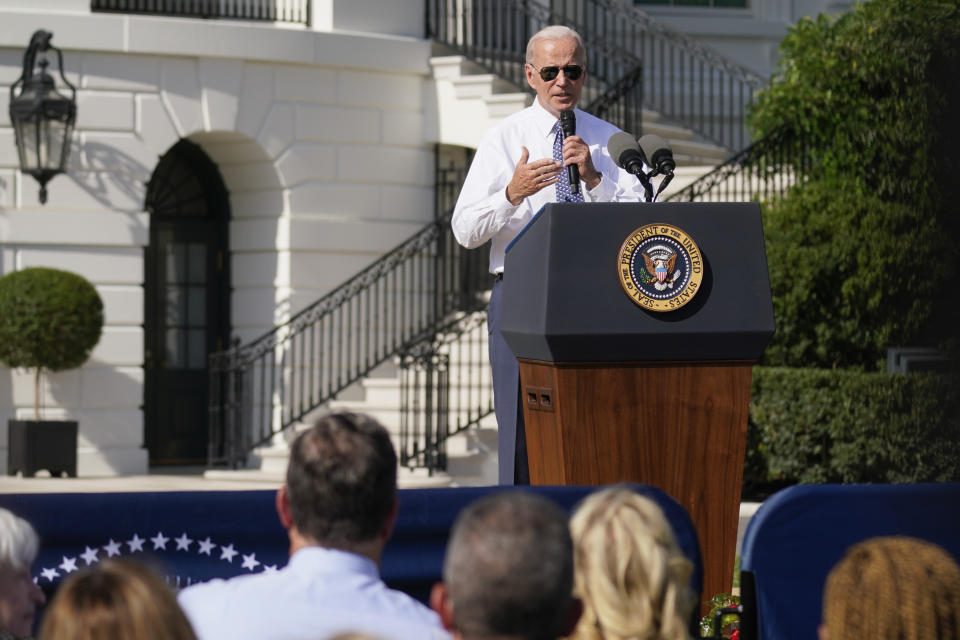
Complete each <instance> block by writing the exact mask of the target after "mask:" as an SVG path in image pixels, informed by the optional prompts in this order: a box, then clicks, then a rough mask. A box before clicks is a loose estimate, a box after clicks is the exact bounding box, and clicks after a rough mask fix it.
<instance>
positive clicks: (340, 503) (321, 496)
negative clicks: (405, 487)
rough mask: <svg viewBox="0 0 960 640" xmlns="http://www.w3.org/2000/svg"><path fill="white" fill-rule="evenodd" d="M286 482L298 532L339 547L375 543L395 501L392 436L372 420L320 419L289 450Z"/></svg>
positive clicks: (336, 416) (354, 416) (354, 417)
mask: <svg viewBox="0 0 960 640" xmlns="http://www.w3.org/2000/svg"><path fill="white" fill-rule="evenodd" d="M286 484H287V495H288V497H289V499H290V515H291V517H292V519H293V524H294V525H295V526H296V527H297V530H298V531H299V532H300V533H302V534H304V535H306V536H308V537H310V538H312V539H313V540H314V541H316V542H317V543H319V544H321V545H322V546H325V547H332V548H335V549H350V548H352V547H353V545H355V544H356V543H358V542H364V541H368V540H372V539H374V538H375V537H376V536H377V535H378V534H379V533H380V531H382V530H383V527H384V526H385V525H386V523H387V520H388V519H389V517H390V514H391V513H392V511H393V507H394V504H395V502H396V499H397V454H396V452H395V451H394V449H393V443H392V442H391V441H390V434H389V433H387V430H386V429H384V428H383V425H381V424H380V423H379V422H377V421H376V420H374V419H373V418H371V417H369V416H364V415H360V414H355V413H335V414H330V415H328V416H325V417H323V418H320V419H319V420H317V421H316V423H314V425H313V426H312V427H311V428H310V429H307V430H306V431H304V432H303V433H301V434H300V436H298V437H297V439H296V440H295V441H294V443H293V445H292V446H291V447H290V463H289V465H288V466H287V482H286Z"/></svg>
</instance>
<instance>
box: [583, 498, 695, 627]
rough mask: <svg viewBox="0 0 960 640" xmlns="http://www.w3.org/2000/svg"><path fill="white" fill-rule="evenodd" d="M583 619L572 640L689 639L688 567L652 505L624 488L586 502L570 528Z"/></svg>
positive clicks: (691, 598) (691, 599) (690, 594)
mask: <svg viewBox="0 0 960 640" xmlns="http://www.w3.org/2000/svg"><path fill="white" fill-rule="evenodd" d="M570 530H571V534H572V535H573V543H574V548H575V551H574V558H575V566H576V579H575V585H576V586H575V588H574V593H575V594H576V596H577V597H579V598H580V599H581V601H582V602H583V616H582V617H581V618H580V623H579V624H578V625H577V628H576V630H575V632H574V634H573V637H574V638H577V640H620V639H625V638H650V639H657V640H660V639H663V640H681V639H686V638H689V637H690V625H691V621H692V619H693V618H692V616H693V608H694V606H696V597H695V596H694V593H693V591H692V589H690V575H691V573H692V571H693V565H692V563H691V562H690V561H689V560H688V559H687V558H686V557H685V556H684V555H683V552H682V551H681V550H680V547H679V546H678V545H677V541H676V538H675V536H674V534H673V530H672V528H671V527H670V523H669V522H668V521H667V518H666V516H664V514H663V510H662V509H660V507H659V506H658V505H657V503H656V502H654V501H653V500H651V499H650V498H646V497H644V496H642V495H640V494H638V493H636V492H635V491H632V490H631V489H629V488H626V487H613V488H609V489H601V490H599V491H597V492H595V493H592V494H591V495H589V496H588V497H587V498H586V499H585V500H584V501H583V502H582V503H581V504H580V505H579V506H578V507H577V509H576V511H575V513H574V515H573V517H572V518H571V520H570Z"/></svg>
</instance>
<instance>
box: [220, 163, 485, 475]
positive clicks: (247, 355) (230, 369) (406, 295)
mask: <svg viewBox="0 0 960 640" xmlns="http://www.w3.org/2000/svg"><path fill="white" fill-rule="evenodd" d="M465 153H466V159H467V160H468V159H469V156H470V153H469V152H465ZM465 168H466V165H465V164H464V163H463V162H462V161H461V162H460V163H459V164H457V165H456V166H455V167H454V168H451V169H444V170H438V171H437V198H438V200H437V201H438V204H440V205H443V204H446V203H447V202H449V201H451V200H452V199H455V196H453V195H452V194H455V193H456V192H457V191H458V190H459V187H460V184H461V183H462V182H463V176H464V171H465ZM450 217H451V213H447V214H446V215H444V216H443V217H441V218H439V219H438V220H436V221H435V222H433V223H432V224H429V225H427V227H426V228H424V229H423V230H422V231H420V232H419V233H417V234H415V235H414V236H413V237H411V238H409V239H408V240H406V241H405V242H403V243H401V244H400V245H399V246H397V247H396V248H395V249H393V250H392V251H390V252H389V253H387V254H386V255H385V256H383V257H382V258H381V259H380V260H378V261H377V262H376V263H374V264H372V265H371V266H369V267H367V268H366V269H364V270H363V271H361V272H360V273H358V274H357V275H355V276H353V277H352V278H350V279H349V280H347V281H346V282H345V283H343V284H342V285H340V286H339V287H337V289H335V290H334V291H332V292H331V293H329V294H328V295H326V296H324V297H323V298H321V299H320V300H318V301H317V302H315V303H313V304H311V305H310V306H309V307H307V308H305V309H303V310H302V311H300V312H299V313H297V314H296V315H295V316H293V317H292V318H290V320H288V321H287V322H286V323H284V324H283V325H281V326H278V327H276V328H275V329H273V330H272V331H270V332H269V333H267V334H265V335H264V336H262V337H260V338H259V339H257V340H254V341H253V342H251V343H249V344H246V345H236V344H235V345H233V347H232V348H231V349H229V350H227V351H223V352H220V353H215V354H212V355H211V356H210V399H211V404H210V445H209V452H208V456H209V464H210V465H229V466H241V465H243V464H245V462H246V459H247V456H248V454H249V452H250V451H251V450H252V449H253V448H255V447H257V446H259V445H261V444H263V443H265V442H267V441H268V440H270V439H271V438H272V437H273V436H274V435H276V434H278V433H280V432H281V431H283V430H284V429H286V428H287V427H289V426H291V425H293V424H296V423H297V422H299V421H301V420H302V419H303V418H304V417H305V416H306V415H307V414H309V413H310V412H311V411H314V410H315V409H317V408H319V407H321V406H322V405H324V404H325V403H327V402H329V401H330V400H332V399H334V398H336V396H337V394H339V393H340V392H341V391H343V390H344V389H345V388H347V387H348V386H350V385H351V384H353V383H355V382H357V381H358V380H360V379H361V378H363V377H365V376H367V375H368V374H369V373H370V372H371V371H372V370H373V369H375V368H376V367H377V366H379V365H380V364H382V363H384V362H385V361H387V360H389V359H390V358H392V357H394V356H397V355H399V354H400V353H401V352H402V351H406V350H409V348H410V346H411V345H414V344H416V343H418V342H420V341H422V340H424V339H427V340H431V339H433V337H434V336H435V334H436V332H437V330H438V328H439V327H442V326H443V324H444V323H445V322H446V321H447V319H448V318H449V317H450V316H451V314H453V313H455V312H465V313H469V312H472V311H475V310H477V309H480V308H483V307H484V306H485V304H486V298H485V296H484V291H485V290H487V289H489V288H490V284H491V278H490V276H489V274H488V273H487V255H486V253H485V252H484V251H482V250H474V251H467V250H466V249H463V248H462V247H461V246H460V245H459V244H458V243H457V242H456V240H455V239H454V237H453V233H452V231H451V228H450Z"/></svg>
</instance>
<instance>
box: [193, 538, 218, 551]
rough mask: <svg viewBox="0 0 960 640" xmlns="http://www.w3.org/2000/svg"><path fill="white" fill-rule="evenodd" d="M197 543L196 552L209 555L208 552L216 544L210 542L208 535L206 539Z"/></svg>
mask: <svg viewBox="0 0 960 640" xmlns="http://www.w3.org/2000/svg"><path fill="white" fill-rule="evenodd" d="M198 544H199V545H200V548H199V549H198V550H197V553H202V554H204V555H210V552H211V551H212V550H213V548H214V547H215V546H217V545H215V544H213V543H212V542H210V538H209V536H208V537H207V539H206V540H201V541H200V542H199V543H198Z"/></svg>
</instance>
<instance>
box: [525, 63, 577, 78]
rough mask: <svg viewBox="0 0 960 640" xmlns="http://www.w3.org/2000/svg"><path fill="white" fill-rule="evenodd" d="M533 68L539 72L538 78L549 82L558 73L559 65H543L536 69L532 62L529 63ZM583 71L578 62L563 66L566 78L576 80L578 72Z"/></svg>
mask: <svg viewBox="0 0 960 640" xmlns="http://www.w3.org/2000/svg"><path fill="white" fill-rule="evenodd" d="M530 66H531V67H533V68H534V70H535V71H536V72H537V73H539V74H540V78H541V79H542V80H543V81H544V82H550V81H551V80H553V79H554V78H556V77H557V76H558V75H559V74H560V69H561V67H543V68H542V69H537V67H535V66H534V65H533V64H531V65H530ZM582 73H583V67H581V66H580V65H578V64H568V65H567V66H565V67H563V75H565V76H566V77H567V80H576V79H578V78H579V77H580V74H582Z"/></svg>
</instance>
